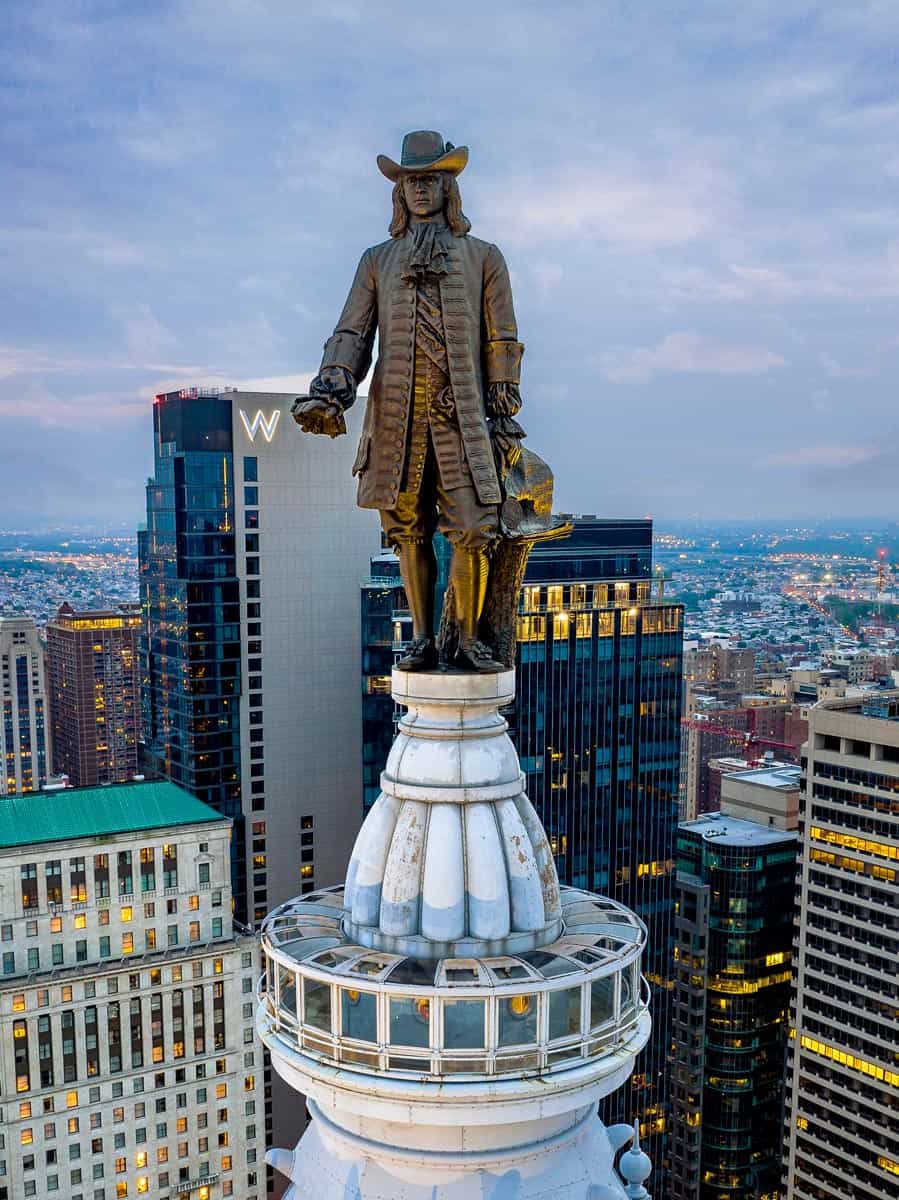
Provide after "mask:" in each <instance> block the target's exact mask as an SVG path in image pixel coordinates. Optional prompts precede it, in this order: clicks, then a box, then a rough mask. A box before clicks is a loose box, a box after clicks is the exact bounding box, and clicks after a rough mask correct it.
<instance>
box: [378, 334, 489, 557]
mask: <svg viewBox="0 0 899 1200" xmlns="http://www.w3.org/2000/svg"><path fill="white" fill-rule="evenodd" d="M409 425H410V428H409V438H408V448H407V454H406V462H405V467H404V472H403V486H402V490H401V491H400V493H399V495H398V497H397V501H396V505H395V506H394V507H393V508H389V509H381V524H382V525H383V528H384V533H385V534H386V536H387V539H388V541H389V542H390V543H391V545H394V546H396V545H399V544H400V543H403V542H405V543H407V544H408V543H410V542H426V541H430V539H431V538H432V537H433V535H434V531H435V529H439V530H440V532H441V533H442V534H444V535H445V536H446V538H447V539H448V540H449V541H450V542H452V543H453V545H459V546H466V547H469V548H471V549H474V548H480V547H482V546H486V545H487V544H488V543H489V542H491V541H493V539H494V538H495V537H497V536H498V534H499V515H498V509H497V506H496V505H495V504H482V503H481V502H480V500H479V499H478V495H477V491H476V489H475V486H474V482H473V480H472V477H471V471H470V469H469V467H468V463H467V462H466V461H465V451H464V448H463V445H462V437H461V434H460V433H459V426H458V423H457V420H456V414H455V407H454V401H453V396H452V389H451V388H450V386H449V379H448V378H447V376H446V375H444V374H443V373H442V372H441V371H440V370H438V368H437V367H436V366H435V365H434V363H433V362H431V361H430V359H428V358H427V357H426V356H425V355H423V354H416V356H415V380H414V387H413V395H412V413H411V420H410V423H409Z"/></svg>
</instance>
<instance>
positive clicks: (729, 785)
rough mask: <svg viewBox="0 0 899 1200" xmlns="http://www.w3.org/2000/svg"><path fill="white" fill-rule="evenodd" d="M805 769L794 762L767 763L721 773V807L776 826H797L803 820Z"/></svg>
mask: <svg viewBox="0 0 899 1200" xmlns="http://www.w3.org/2000/svg"><path fill="white" fill-rule="evenodd" d="M801 774H802V771H801V769H800V768H799V767H798V766H794V765H793V764H792V763H778V762H770V763H765V764H764V766H760V767H754V768H752V769H751V770H748V771H732V772H729V773H727V774H724V775H722V776H721V811H722V813H725V814H726V815H727V816H732V817H741V818H742V819H743V820H746V821H755V822H757V824H759V825H768V826H771V827H773V828H774V829H787V830H795V829H796V827H797V824H798V822H799V792H800V790H801V787H802V784H801V782H800V777H801Z"/></svg>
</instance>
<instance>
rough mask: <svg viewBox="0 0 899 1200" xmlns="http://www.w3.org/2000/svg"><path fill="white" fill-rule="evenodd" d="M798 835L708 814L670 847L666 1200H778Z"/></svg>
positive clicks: (689, 823) (683, 831) (687, 826)
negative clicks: (673, 865) (671, 982)
mask: <svg viewBox="0 0 899 1200" xmlns="http://www.w3.org/2000/svg"><path fill="white" fill-rule="evenodd" d="M796 852H797V834H795V833H791V832H786V831H784V830H780V829H774V828H770V827H769V826H766V825H757V824H756V823H755V822H753V821H743V820H740V819H739V818H736V817H731V816H725V815H724V814H722V813H713V814H710V815H709V816H706V817H703V818H701V819H699V820H695V821H687V822H684V823H683V824H682V825H681V826H680V828H679V831H678V840H677V884H676V893H677V896H676V898H677V916H676V918H675V945H676V955H677V961H676V963H675V990H674V1017H673V1038H674V1057H675V1063H674V1071H673V1078H672V1085H671V1089H672V1114H673V1126H672V1138H671V1154H672V1172H671V1188H670V1195H671V1197H672V1200H758V1198H760V1197H768V1198H769V1200H776V1198H777V1197H778V1196H780V1195H781V1191H780V1176H781V1148H782V1141H781V1138H782V1115H783V1105H784V1089H785V1078H784V1076H785V1064H786V1048H787V1030H788V1026H789V1010H790V977H791V958H792V939H793V908H794V888H795V882H794V880H795V873H796Z"/></svg>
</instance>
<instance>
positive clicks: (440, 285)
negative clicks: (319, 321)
mask: <svg viewBox="0 0 899 1200" xmlns="http://www.w3.org/2000/svg"><path fill="white" fill-rule="evenodd" d="M467 161H468V149H467V147H465V146H459V147H454V146H453V145H452V143H451V142H446V143H445V142H444V140H443V137H442V136H441V135H440V134H438V133H433V132H429V131H418V132H416V133H409V134H407V135H406V137H405V138H404V139H403V150H402V156H401V161H400V162H399V163H396V162H394V161H393V160H392V159H390V158H387V157H386V156H385V155H379V156H378V166H379V167H380V169H381V171H382V172H383V174H384V175H386V176H387V178H388V179H389V180H391V182H392V183H393V185H394V188H393V219H392V221H391V223H390V240H389V241H386V242H382V243H381V244H380V245H377V246H373V247H371V248H370V249H368V250H366V251H365V253H364V254H363V256H362V260H361V262H360V263H359V267H358V269H357V271H356V277H355V279H354V281H353V285H352V287H351V289H350V294H349V297H348V298H347V302H346V304H345V305H344V309H343V312H342V313H341V316H340V319H339V321H338V322H337V327H336V329H335V330H334V333H333V334H332V336H331V337H330V338H329V339H328V341H327V342H326V343H325V352H324V356H323V358H322V363H321V367H320V369H319V373H318V375H317V376H316V378H315V379H314V380H313V381H312V384H311V385H310V389H309V395H308V396H301V397H300V398H299V399H298V400H297V402H296V403H295V405H294V409H293V413H294V419H295V420H296V421H297V423H298V424H299V425H300V426H301V427H302V428H303V429H304V430H306V431H307V432H309V433H326V434H329V435H330V436H331V437H336V436H338V435H339V434H342V433H345V432H346V424H345V422H344V418H343V413H344V412H345V410H346V409H347V408H349V407H350V405H351V404H352V403H353V401H354V400H355V398H356V388H357V387H358V385H359V383H361V381H362V380H363V379H364V377H365V375H366V373H367V372H368V369H369V366H370V365H371V359H372V347H373V342H374V337H375V333H376V332H377V333H378V335H379V357H378V361H377V364H376V366H375V370H374V374H373V376H372V380H371V385H370V390H369V396H368V407H367V409H366V413H365V421H364V424H363V429H362V437H361V439H360V442H359V450H358V453H357V455H356V461H355V463H354V466H353V474H354V475H358V477H359V490H358V500H357V502H358V504H359V505H360V506H361V507H362V508H377V509H378V510H379V511H380V515H381V523H382V526H383V529H384V532H385V535H386V537H387V539H388V541H389V542H390V543H391V544H392V545H393V546H394V548H395V549H396V552H397V555H398V557H399V560H400V570H401V572H402V577H403V585H404V587H405V590H406V595H407V597H408V601H409V608H410V611H411V615H412V632H413V639H412V641H411V643H410V644H409V646H408V649H407V652H406V654H405V656H404V657H403V658H401V659H400V661H399V662H398V663H397V666H398V667H399V668H400V669H403V670H407V671H420V670H428V669H430V668H433V667H435V666H436V665H437V663H438V657H439V656H438V644H437V640H436V638H435V629H434V589H435V584H436V579H437V563H436V559H435V556H434V548H433V544H432V542H433V535H434V532H435V530H437V529H439V530H440V531H441V532H442V533H443V534H445V536H446V537H447V539H448V540H449V541H450V543H451V544H452V547H453V555H452V561H451V566H450V592H449V593H448V597H449V603H448V605H447V606H446V607H447V613H448V614H449V617H447V616H446V614H445V618H444V629H443V630H442V639H441V647H440V649H441V653H442V657H443V661H444V664H445V665H452V666H456V667H460V668H462V669H464V670H474V671H495V670H499V669H500V668H501V667H502V666H503V662H500V661H498V660H497V658H496V657H495V653H496V651H495V650H494V649H493V648H492V647H491V646H488V645H486V644H485V641H484V634H483V629H482V617H483V616H484V613H485V602H486V599H487V591H488V583H489V579H490V573H491V559H492V560H493V561H494V563H495V561H496V557H497V549H498V544H499V543H500V542H501V540H502V539H504V538H505V539H516V538H517V539H518V542H519V544H520V545H521V544H527V545H528V546H529V543H530V542H531V541H532V540H534V537H536V536H547V533H548V532H549V530H550V526H551V517H550V515H549V508H548V505H547V503H546V488H547V486H548V488H549V500H550V503H551V494H552V482H551V481H552V477H551V475H550V473H549V471H548V468H546V467H545V464H543V463H541V462H540V460H539V459H538V458H537V457H536V455H530V454H528V453H527V452H526V451H523V450H522V447H521V438H522V437H524V430H523V429H522V428H521V426H520V425H519V424H518V423H517V422H516V421H515V419H514V418H515V416H516V414H517V413H518V411H519V409H520V407H521V397H520V395H519V389H518V385H519V373H520V367H521V356H522V352H523V350H524V346H523V345H522V343H521V342H519V340H518V329H517V326H516V323H515V311H514V308H513V305H512V291H511V287H510V284H509V274H508V271H507V269H506V264H505V262H504V260H503V257H502V255H501V254H500V252H499V250H498V249H497V248H496V246H493V245H491V244H489V243H488V242H482V241H480V240H479V239H478V238H474V237H471V236H469V232H468V231H469V229H470V228H471V225H470V223H469V221H468V219H467V217H466V216H465V214H464V213H463V212H462V201H461V197H460V194H459V186H458V184H457V182H456V177H457V176H458V175H459V174H460V173H461V171H462V170H463V169H464V167H465V165H466V163H467ZM523 455H524V459H523ZM516 468H517V471H518V475H519V476H521V477H522V478H524V476H525V475H527V474H528V472H529V473H530V477H531V478H529V480H528V484H527V489H528V495H529V496H531V497H533V495H534V494H535V483H534V480H535V479H537V478H538V477H539V482H538V483H537V485H536V490H537V492H539V493H540V495H541V497H542V502H541V503H539V504H536V505H532V515H533V513H534V512H536V510H537V508H539V509H540V516H539V518H538V519H537V523H536V524H535V525H534V527H533V529H529V530H524V529H522V530H519V529H517V528H516V527H515V521H516V517H519V516H520V510H516V509H514V508H512V507H510V505H515V504H518V503H519V501H518V500H516V499H515V497H514V496H511V495H510V493H509V491H508V489H507V488H506V487H504V484H505V483H506V482H507V481H508V480H509V479H510V473H511V472H514V471H515V470H516ZM541 468H542V470H541ZM541 489H542V490H541ZM504 502H505V506H506V507H504V508H503V510H502V514H504V515H505V517H506V518H507V520H506V521H505V522H504V521H503V520H502V514H501V506H502V505H504ZM510 514H511V520H512V525H511V526H510V525H509V520H508V518H509V517H510ZM519 557H520V554H519ZM526 557H527V550H525V551H524V560H526ZM524 560H522V567H521V570H522V571H523V561H524ZM506 574H508V572H506ZM513 574H514V572H513ZM516 600H517V590H516V592H515V595H513V596H510V598H509V603H510V604H511V605H512V609H511V610H510V612H509V613H508V621H507V624H511V622H512V620H513V612H514V605H515V602H516ZM448 622H449V623H448ZM498 624H499V625H502V624H503V622H502V620H499V619H498V618H496V617H494V619H493V620H492V621H491V622H490V627H491V629H495V628H496V626H497V625H498ZM492 640H495V637H494V639H492ZM507 658H508V653H505V654H503V659H504V660H506V659H507Z"/></svg>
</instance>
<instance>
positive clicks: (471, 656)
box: [453, 639, 506, 673]
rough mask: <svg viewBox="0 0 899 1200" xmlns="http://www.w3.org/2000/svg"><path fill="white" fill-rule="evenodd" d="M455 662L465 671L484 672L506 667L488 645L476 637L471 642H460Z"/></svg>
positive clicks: (455, 664) (501, 669)
mask: <svg viewBox="0 0 899 1200" xmlns="http://www.w3.org/2000/svg"><path fill="white" fill-rule="evenodd" d="M453 664H454V666H457V667H460V668H461V669H462V670H463V671H483V672H484V673H487V672H489V671H504V670H505V669H506V668H505V667H504V666H503V664H502V663H501V662H497V661H496V659H495V658H494V657H493V652H492V651H491V650H490V648H489V647H488V646H485V645H484V643H483V642H479V641H476V640H474V639H473V640H472V641H470V642H460V643H459V649H458V650H457V651H456V657H455V659H454V660H453Z"/></svg>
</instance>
